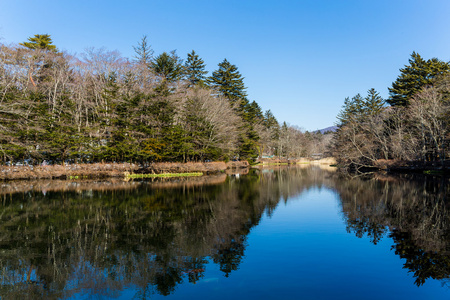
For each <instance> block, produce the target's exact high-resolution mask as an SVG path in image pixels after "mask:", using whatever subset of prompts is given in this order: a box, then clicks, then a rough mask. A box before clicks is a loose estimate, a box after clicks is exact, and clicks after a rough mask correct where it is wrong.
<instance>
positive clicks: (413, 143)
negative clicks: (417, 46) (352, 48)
mask: <svg viewBox="0 0 450 300" xmlns="http://www.w3.org/2000/svg"><path fill="white" fill-rule="evenodd" d="M400 72H401V74H400V75H399V77H398V78H397V80H396V81H395V82H394V83H393V84H392V88H389V91H390V97H389V99H387V100H384V99H382V98H381V97H380V96H379V94H378V93H377V92H376V91H375V90H374V89H371V90H369V92H368V94H367V96H366V97H365V98H363V97H362V96H361V95H359V94H358V95H356V96H355V97H353V98H351V99H350V98H347V99H346V100H345V102H344V105H343V108H342V110H341V112H340V114H339V116H338V126H339V129H338V131H337V134H336V136H335V140H334V155H335V157H336V158H337V160H338V163H339V164H340V165H341V166H343V167H344V168H347V169H349V168H350V169H356V170H361V169H362V168H366V167H374V166H379V165H380V163H382V162H383V161H386V160H390V161H392V160H393V161H397V162H407V163H408V164H411V163H413V164H420V165H422V166H427V165H434V166H436V167H438V166H439V167H446V164H447V161H448V157H449V148H450V121H449V120H450V118H449V117H450V98H449V95H450V64H449V63H446V62H442V61H440V60H438V59H436V58H433V59H430V60H424V59H423V58H422V57H421V56H420V55H419V54H417V53H415V52H414V53H413V54H412V55H411V59H410V60H409V65H407V66H405V68H402V69H400ZM387 104H389V105H390V106H388V105H387Z"/></svg>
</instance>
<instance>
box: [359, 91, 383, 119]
mask: <svg viewBox="0 0 450 300" xmlns="http://www.w3.org/2000/svg"><path fill="white" fill-rule="evenodd" d="M384 104H385V101H384V99H383V98H382V97H381V96H380V94H379V93H378V92H377V91H376V90H375V89H374V88H371V89H370V90H369V91H368V92H367V96H366V97H365V98H364V109H365V111H366V114H368V115H374V114H378V113H379V112H380V111H381V110H382V109H383V107H384Z"/></svg>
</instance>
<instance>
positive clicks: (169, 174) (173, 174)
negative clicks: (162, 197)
mask: <svg viewBox="0 0 450 300" xmlns="http://www.w3.org/2000/svg"><path fill="white" fill-rule="evenodd" d="M202 175H203V173H201V172H194V173H162V174H125V177H126V178H170V177H194V176H202Z"/></svg>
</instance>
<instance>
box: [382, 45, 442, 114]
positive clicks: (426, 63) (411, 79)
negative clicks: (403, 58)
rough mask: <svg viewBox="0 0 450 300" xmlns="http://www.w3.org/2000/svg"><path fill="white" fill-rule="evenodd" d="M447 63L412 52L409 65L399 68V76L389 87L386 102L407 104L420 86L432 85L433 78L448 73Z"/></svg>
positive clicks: (398, 104)
mask: <svg viewBox="0 0 450 300" xmlns="http://www.w3.org/2000/svg"><path fill="white" fill-rule="evenodd" d="M449 70H450V65H449V63H446V62H443V61H440V60H439V59H437V58H432V59H429V60H424V59H423V58H422V57H421V56H420V55H419V54H418V53H416V52H413V53H412V54H411V58H410V59H409V65H406V66H405V67H404V68H402V69H400V73H401V74H400V76H399V77H398V78H397V80H396V81H395V82H393V83H392V88H389V94H390V97H389V99H388V100H387V102H388V103H389V104H390V105H392V106H407V105H408V104H409V98H411V96H413V95H414V94H415V93H417V92H418V91H419V90H420V89H421V88H422V87H424V86H427V85H432V84H433V80H434V79H435V78H436V77H438V76H439V75H441V74H444V73H448V72H449Z"/></svg>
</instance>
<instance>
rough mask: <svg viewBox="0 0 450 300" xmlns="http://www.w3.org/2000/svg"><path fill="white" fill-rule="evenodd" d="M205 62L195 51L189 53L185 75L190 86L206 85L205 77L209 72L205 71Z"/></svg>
mask: <svg viewBox="0 0 450 300" xmlns="http://www.w3.org/2000/svg"><path fill="white" fill-rule="evenodd" d="M205 68H206V66H205V62H204V61H203V59H201V58H200V57H199V56H198V55H197V54H196V53H195V51H194V50H192V52H191V53H188V57H187V60H186V63H185V65H184V73H185V77H186V80H187V81H188V82H189V86H195V85H200V86H202V85H203V84H204V83H205V75H206V74H208V71H206V70H205Z"/></svg>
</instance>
